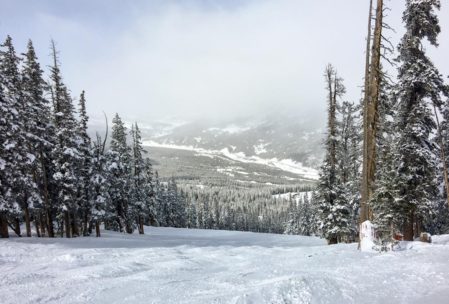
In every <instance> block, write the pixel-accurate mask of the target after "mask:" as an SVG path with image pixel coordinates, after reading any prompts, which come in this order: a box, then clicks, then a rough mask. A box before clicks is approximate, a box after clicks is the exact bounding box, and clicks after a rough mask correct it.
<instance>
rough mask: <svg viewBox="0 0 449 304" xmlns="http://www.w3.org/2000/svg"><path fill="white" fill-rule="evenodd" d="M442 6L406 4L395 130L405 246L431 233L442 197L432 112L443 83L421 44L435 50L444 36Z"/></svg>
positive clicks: (435, 1) (428, 1) (426, 0)
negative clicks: (421, 234) (439, 11)
mask: <svg viewBox="0 0 449 304" xmlns="http://www.w3.org/2000/svg"><path fill="white" fill-rule="evenodd" d="M439 8H440V1H439V0H422V1H414V0H407V2H406V9H405V12H404V15H403V22H404V23H405V28H406V33H405V34H404V36H403V38H402V40H401V42H400V44H399V47H398V50H399V57H398V61H399V63H400V67H399V71H398V80H399V81H398V87H397V91H398V113H397V121H396V128H397V129H398V130H401V132H399V134H398V139H397V142H398V144H397V154H396V155H395V157H396V159H395V160H394V162H395V164H396V165H397V166H398V169H397V171H398V174H397V176H396V178H395V188H396V191H397V192H396V195H397V197H396V198H395V204H396V206H395V209H396V210H398V213H397V214H396V217H397V219H398V220H400V221H401V222H402V223H403V225H402V229H401V230H403V231H404V236H405V239H406V240H412V239H413V238H414V237H415V236H417V235H419V232H420V231H421V229H422V228H426V227H429V224H430V222H429V219H430V218H431V214H432V213H433V211H434V208H435V206H434V203H433V202H434V201H435V199H436V197H437V195H438V189H437V184H436V178H437V176H436V170H437V163H438V161H437V158H436V155H437V153H438V151H437V148H436V144H435V142H434V138H433V134H435V133H436V132H435V130H436V125H435V121H434V119H433V114H432V112H431V107H432V106H433V105H436V106H438V107H439V106H440V105H441V103H442V102H441V92H442V91H443V90H444V84H443V79H442V77H441V75H440V74H439V72H438V70H437V69H436V68H435V67H434V65H433V63H432V62H431V61H430V59H429V58H428V57H427V56H426V54H425V50H424V48H423V47H422V44H423V39H425V38H426V39H427V40H428V42H429V43H430V44H431V45H433V46H437V36H438V34H439V32H440V26H439V25H438V17H437V16H436V14H435V9H439Z"/></svg>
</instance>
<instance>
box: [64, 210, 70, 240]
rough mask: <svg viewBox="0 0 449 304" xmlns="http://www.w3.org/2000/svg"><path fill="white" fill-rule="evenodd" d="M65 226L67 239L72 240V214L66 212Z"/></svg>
mask: <svg viewBox="0 0 449 304" xmlns="http://www.w3.org/2000/svg"><path fill="white" fill-rule="evenodd" d="M64 226H65V237H66V238H70V237H72V234H71V229H70V228H71V227H70V226H71V225H70V212H69V211H64Z"/></svg>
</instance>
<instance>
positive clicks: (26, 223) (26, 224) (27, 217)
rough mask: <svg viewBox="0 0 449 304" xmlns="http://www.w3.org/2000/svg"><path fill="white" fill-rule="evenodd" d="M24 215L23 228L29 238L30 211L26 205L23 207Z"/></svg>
mask: <svg viewBox="0 0 449 304" xmlns="http://www.w3.org/2000/svg"><path fill="white" fill-rule="evenodd" d="M24 213H25V227H26V231H27V237H31V223H30V210H29V208H28V205H25V208H24Z"/></svg>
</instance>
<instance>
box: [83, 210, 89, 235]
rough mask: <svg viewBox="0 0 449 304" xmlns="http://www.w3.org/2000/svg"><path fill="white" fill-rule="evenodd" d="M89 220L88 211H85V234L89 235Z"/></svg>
mask: <svg viewBox="0 0 449 304" xmlns="http://www.w3.org/2000/svg"><path fill="white" fill-rule="evenodd" d="M88 222H89V219H88V216H87V212H84V218H83V236H88V235H89V230H88V227H87V224H88Z"/></svg>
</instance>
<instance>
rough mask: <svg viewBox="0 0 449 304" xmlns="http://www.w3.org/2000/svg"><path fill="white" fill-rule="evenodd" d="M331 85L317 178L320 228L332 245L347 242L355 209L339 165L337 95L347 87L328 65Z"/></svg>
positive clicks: (326, 73) (327, 69)
mask: <svg viewBox="0 0 449 304" xmlns="http://www.w3.org/2000/svg"><path fill="white" fill-rule="evenodd" d="M325 78H326V83H327V87H328V116H329V117H328V133H327V138H326V142H325V147H326V155H325V159H324V162H323V165H322V167H321V171H320V177H319V181H318V197H317V203H318V204H319V207H318V208H319V213H320V226H321V227H320V229H321V231H322V233H323V236H324V237H325V238H326V239H327V240H328V243H329V244H335V243H339V242H342V241H348V240H349V238H350V235H351V234H352V228H351V218H352V212H351V208H350V206H349V203H348V201H347V199H346V197H345V193H344V188H343V187H342V185H341V184H340V180H339V178H340V177H341V176H339V170H338V167H337V165H338V164H337V149H338V146H339V142H338V141H339V136H338V135H339V134H338V126H337V108H338V98H340V97H341V96H342V95H343V94H344V92H345V88H344V86H343V83H342V79H341V78H340V77H338V76H337V72H336V71H335V69H334V68H333V67H332V66H331V65H329V66H328V67H327V68H326V72H325Z"/></svg>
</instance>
